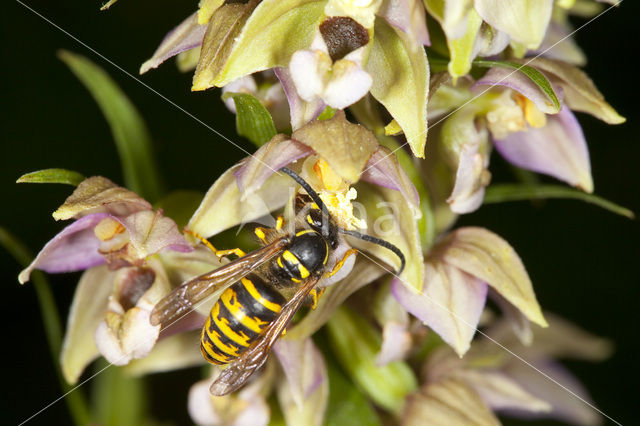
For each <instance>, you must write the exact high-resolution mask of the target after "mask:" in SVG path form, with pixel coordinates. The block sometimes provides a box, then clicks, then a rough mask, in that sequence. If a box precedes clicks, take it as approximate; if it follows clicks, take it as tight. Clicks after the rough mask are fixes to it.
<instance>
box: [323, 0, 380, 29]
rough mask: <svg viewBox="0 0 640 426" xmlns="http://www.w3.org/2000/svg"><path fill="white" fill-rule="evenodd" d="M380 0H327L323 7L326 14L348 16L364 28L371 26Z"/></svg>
mask: <svg viewBox="0 0 640 426" xmlns="http://www.w3.org/2000/svg"><path fill="white" fill-rule="evenodd" d="M381 4H382V0H329V1H328V2H327V5H326V6H325V7H324V14H325V15H326V16H348V17H350V18H352V19H353V20H355V21H357V22H358V23H359V24H360V25H362V26H363V27H365V28H373V23H374V21H375V19H376V13H377V12H378V9H380V5H381Z"/></svg>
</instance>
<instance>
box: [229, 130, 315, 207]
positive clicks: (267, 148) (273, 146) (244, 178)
mask: <svg viewBox="0 0 640 426" xmlns="http://www.w3.org/2000/svg"><path fill="white" fill-rule="evenodd" d="M312 153H313V150H312V149H311V148H309V147H308V146H306V145H304V144H301V143H299V142H296V141H295V140H291V139H288V138H287V137H286V136H284V135H276V136H274V137H273V138H272V139H271V140H270V141H269V142H267V143H266V144H264V145H263V146H261V147H260V149H258V150H257V151H256V152H255V153H254V154H253V155H252V156H250V157H248V158H247V159H246V160H244V162H243V163H242V166H241V167H240V168H239V169H238V171H237V172H235V173H234V174H235V176H236V181H237V183H238V188H240V192H242V194H243V195H242V197H243V198H244V197H247V196H249V195H250V194H252V193H254V192H255V191H256V190H258V189H259V188H260V187H261V186H262V185H263V184H264V183H265V181H266V180H267V179H268V178H269V177H271V176H272V175H273V174H274V173H276V172H277V171H278V170H280V169H281V168H282V167H284V166H286V165H288V164H290V163H293V162H295V161H296V160H298V159H300V158H303V157H306V156H308V155H310V154H312Z"/></svg>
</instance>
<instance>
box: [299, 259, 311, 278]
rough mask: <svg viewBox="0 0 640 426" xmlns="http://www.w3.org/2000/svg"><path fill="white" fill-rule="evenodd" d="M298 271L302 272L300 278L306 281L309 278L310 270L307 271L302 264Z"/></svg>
mask: <svg viewBox="0 0 640 426" xmlns="http://www.w3.org/2000/svg"><path fill="white" fill-rule="evenodd" d="M298 271H299V272H300V278H303V279H304V278H307V277H308V276H309V270H307V268H305V267H304V265H303V264H302V263H299V264H298Z"/></svg>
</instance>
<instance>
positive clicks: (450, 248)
mask: <svg viewBox="0 0 640 426" xmlns="http://www.w3.org/2000/svg"><path fill="white" fill-rule="evenodd" d="M436 250H437V251H436V252H437V256H438V257H439V258H440V259H442V261H444V262H446V263H448V264H450V265H452V266H455V267H457V268H459V269H461V270H462V271H464V272H466V273H468V274H471V275H473V276H475V277H477V278H478V279H480V280H482V281H484V282H486V283H487V284H489V285H490V286H491V287H493V288H494V289H495V290H496V291H497V292H498V293H500V295H501V296H502V297H504V298H505V299H506V300H507V301H509V303H511V304H513V305H514V306H515V307H517V308H518V309H520V311H522V313H524V314H525V315H526V317H527V318H528V319H529V320H531V321H533V322H535V323H536V324H538V325H540V326H542V327H547V326H548V324H547V322H546V320H545V319H544V316H543V315H542V312H541V310H540V305H538V301H537V300H536V296H535V294H534V292H533V286H532V284H531V280H530V279H529V275H528V274H527V271H526V270H525V268H524V265H523V264H522V261H521V260H520V257H519V256H518V254H517V253H516V252H515V250H514V249H513V248H512V247H511V246H510V245H509V244H508V243H507V242H506V241H505V240H503V239H502V238H500V237H499V236H497V235H496V234H494V233H492V232H490V231H488V230H486V229H483V228H475V227H468V228H460V229H457V230H455V231H453V232H451V233H450V234H449V235H448V236H447V237H446V238H445V239H444V240H443V241H442V243H441V244H440V245H439V247H438V248H437V249H436Z"/></svg>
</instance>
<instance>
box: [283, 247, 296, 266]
mask: <svg viewBox="0 0 640 426" xmlns="http://www.w3.org/2000/svg"><path fill="white" fill-rule="evenodd" d="M282 257H283V258H284V260H286V261H287V262H291V263H293V264H294V265H297V264H299V263H300V261H299V260H298V258H297V257H296V255H295V254H293V253H291V252H290V251H289V250H285V251H284V253H282Z"/></svg>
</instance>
